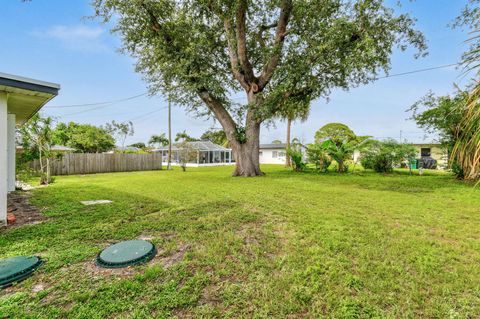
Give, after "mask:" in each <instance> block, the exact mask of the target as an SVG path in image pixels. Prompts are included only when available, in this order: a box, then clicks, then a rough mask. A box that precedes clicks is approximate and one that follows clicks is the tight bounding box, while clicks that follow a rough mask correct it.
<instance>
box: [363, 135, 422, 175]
mask: <svg viewBox="0 0 480 319" xmlns="http://www.w3.org/2000/svg"><path fill="white" fill-rule="evenodd" d="M415 156H416V150H415V148H414V147H413V146H412V145H408V144H400V143H398V142H396V141H395V140H387V141H384V142H380V141H371V142H370V143H369V144H368V147H366V148H365V150H364V151H363V152H362V155H361V158H360V163H361V164H362V166H363V168H365V169H373V170H374V171H376V172H378V173H390V172H392V171H393V168H394V167H396V166H401V165H402V163H409V162H410V161H411V160H412V159H414V158H415Z"/></svg>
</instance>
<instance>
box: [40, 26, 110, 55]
mask: <svg viewBox="0 0 480 319" xmlns="http://www.w3.org/2000/svg"><path fill="white" fill-rule="evenodd" d="M103 33H104V30H103V29H102V28H100V27H89V26H85V25H76V26H66V25H56V26H52V27H50V28H48V29H45V30H41V31H40V30H36V31H34V32H32V33H31V34H32V35H33V36H35V37H37V38H40V39H52V40H56V41H58V42H60V44H61V45H62V46H64V47H65V48H67V49H70V50H77V51H84V52H99V51H104V50H105V49H106V48H107V46H106V45H105V43H104V42H103V41H102V34H103Z"/></svg>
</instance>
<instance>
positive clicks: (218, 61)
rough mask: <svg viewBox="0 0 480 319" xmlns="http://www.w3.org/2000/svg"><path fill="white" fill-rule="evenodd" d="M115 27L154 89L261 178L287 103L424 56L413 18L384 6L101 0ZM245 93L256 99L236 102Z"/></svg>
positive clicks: (341, 1) (377, 2)
mask: <svg viewBox="0 0 480 319" xmlns="http://www.w3.org/2000/svg"><path fill="white" fill-rule="evenodd" d="M93 5H94V7H95V9H96V16H98V17H101V18H102V19H103V20H104V21H111V22H113V23H114V28H113V30H114V31H115V32H117V33H118V34H119V35H120V36H121V38H122V40H123V51H124V52H125V53H128V54H130V55H131V56H133V57H134V58H135V59H136V61H137V64H136V69H137V71H138V72H141V73H142V74H143V76H144V79H145V80H146V82H147V83H148V85H149V89H150V92H151V93H152V94H155V93H157V92H161V93H163V94H166V95H168V96H169V98H171V99H172V100H173V101H175V102H176V103H180V104H182V105H184V106H185V107H186V108H187V109H188V110H189V111H193V112H195V113H196V114H197V115H206V116H214V117H215V118H216V120H218V122H220V124H221V125H222V127H223V129H224V131H225V133H226V135H227V138H228V140H229V142H230V145H231V147H232V149H233V151H234V153H235V155H236V169H235V172H234V175H237V176H255V175H260V174H262V172H261V171H260V167H259V159H258V155H259V135H260V127H261V124H262V123H264V122H268V121H271V120H272V119H273V118H275V117H276V116H278V115H279V114H278V113H279V112H280V110H281V109H282V108H284V107H285V105H290V106H293V107H299V108H301V107H309V105H310V102H311V101H312V100H313V99H316V98H320V97H328V95H329V93H330V92H331V90H332V89H334V88H344V89H348V88H350V87H353V86H356V85H359V84H363V83H368V82H370V81H372V80H374V79H375V77H376V74H377V73H378V72H382V71H386V70H388V68H389V65H390V55H391V53H392V51H393V50H394V48H395V47H396V46H399V47H400V48H401V49H402V50H404V49H406V47H407V46H408V45H410V44H411V45H413V46H415V47H416V48H417V49H418V50H419V54H422V53H423V52H424V50H425V43H424V38H423V35H422V34H421V33H420V32H418V31H416V30H414V29H413V27H414V22H415V21H414V20H413V19H412V18H411V17H409V16H408V15H405V14H396V12H395V11H394V9H392V8H388V7H387V6H385V5H384V3H383V1H382V0H359V1H353V0H352V1H347V0H255V1H252V0H175V1H174V0H93ZM240 92H243V94H245V96H246V100H247V101H248V103H246V105H242V104H239V103H236V102H235V99H232V97H233V96H238V94H239V93H240Z"/></svg>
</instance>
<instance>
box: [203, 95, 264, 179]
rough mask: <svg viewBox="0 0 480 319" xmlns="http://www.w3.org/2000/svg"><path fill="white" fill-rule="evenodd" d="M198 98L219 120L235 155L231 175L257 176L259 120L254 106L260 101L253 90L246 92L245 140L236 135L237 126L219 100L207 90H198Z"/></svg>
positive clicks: (258, 164) (260, 173) (260, 172)
mask: <svg viewBox="0 0 480 319" xmlns="http://www.w3.org/2000/svg"><path fill="white" fill-rule="evenodd" d="M199 96H200V98H201V99H202V100H203V101H204V102H205V104H207V106H208V107H209V108H210V110H211V111H212V112H213V113H214V114H215V118H216V119H217V120H218V122H220V124H221V125H222V128H223V130H224V132H225V135H226V136H227V139H228V142H229V143H230V146H231V148H232V151H233V155H234V157H235V165H236V167H235V170H234V172H233V174H232V175H233V176H259V175H263V173H262V171H261V170H260V162H259V151H260V125H261V120H259V119H257V118H255V115H254V114H255V112H254V109H255V107H256V106H257V105H258V104H259V103H261V101H259V100H257V97H256V96H255V94H254V92H252V91H250V92H248V102H249V109H248V111H247V116H246V120H245V135H246V136H245V140H243V138H242V139H240V138H239V136H238V126H237V124H236V123H235V121H234V120H233V119H232V117H231V116H230V114H229V113H228V112H227V111H226V109H225V108H224V107H223V105H222V103H221V101H219V100H218V99H216V98H215V97H213V96H212V95H211V94H210V93H208V92H207V91H199Z"/></svg>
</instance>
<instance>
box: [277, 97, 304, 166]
mask: <svg viewBox="0 0 480 319" xmlns="http://www.w3.org/2000/svg"><path fill="white" fill-rule="evenodd" d="M309 114H310V108H309V107H299V106H297V105H292V106H289V107H286V108H285V109H283V110H282V111H281V113H280V117H281V118H283V119H285V120H287V143H286V144H287V145H286V149H287V150H289V149H290V145H291V141H290V140H291V130H292V122H293V121H296V120H300V121H302V122H304V121H306V120H307V118H308V115H309ZM285 166H286V167H290V166H292V162H291V160H290V156H287V158H286V160H285Z"/></svg>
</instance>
